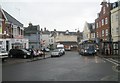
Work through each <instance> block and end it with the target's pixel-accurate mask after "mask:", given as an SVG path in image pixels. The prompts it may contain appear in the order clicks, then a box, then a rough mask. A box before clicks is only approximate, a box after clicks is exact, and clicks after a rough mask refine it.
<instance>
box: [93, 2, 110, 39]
mask: <svg viewBox="0 0 120 83" xmlns="http://www.w3.org/2000/svg"><path fill="white" fill-rule="evenodd" d="M101 6H102V7H101V11H100V13H98V17H97V19H96V20H95V25H96V37H97V38H99V39H100V40H103V41H110V40H111V19H110V10H111V3H109V2H107V1H106V0H103V2H102V3H101Z"/></svg>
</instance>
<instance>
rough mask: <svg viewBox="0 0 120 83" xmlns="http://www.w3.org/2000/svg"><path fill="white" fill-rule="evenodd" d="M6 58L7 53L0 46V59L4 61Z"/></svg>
mask: <svg viewBox="0 0 120 83" xmlns="http://www.w3.org/2000/svg"><path fill="white" fill-rule="evenodd" d="M7 58H8V53H7V52H6V51H5V50H4V49H2V48H0V59H2V61H5V60H6V59H7Z"/></svg>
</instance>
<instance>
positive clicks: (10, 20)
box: [3, 10, 23, 27]
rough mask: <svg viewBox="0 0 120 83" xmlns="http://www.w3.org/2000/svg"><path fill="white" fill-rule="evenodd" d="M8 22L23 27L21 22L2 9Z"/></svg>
mask: <svg viewBox="0 0 120 83" xmlns="http://www.w3.org/2000/svg"><path fill="white" fill-rule="evenodd" d="M3 12H4V14H5V16H6V18H7V20H8V22H10V23H13V24H14V25H17V26H20V27H23V24H22V23H20V22H19V21H18V20H16V19H15V18H14V17H12V16H11V15H10V14H8V13H7V12H6V11H5V10H3Z"/></svg>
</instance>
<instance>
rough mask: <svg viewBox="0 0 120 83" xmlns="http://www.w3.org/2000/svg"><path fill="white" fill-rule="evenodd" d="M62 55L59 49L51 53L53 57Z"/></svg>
mask: <svg viewBox="0 0 120 83" xmlns="http://www.w3.org/2000/svg"><path fill="white" fill-rule="evenodd" d="M61 55H62V53H61V51H60V50H59V49H55V50H53V51H52V52H51V57H53V56H61Z"/></svg>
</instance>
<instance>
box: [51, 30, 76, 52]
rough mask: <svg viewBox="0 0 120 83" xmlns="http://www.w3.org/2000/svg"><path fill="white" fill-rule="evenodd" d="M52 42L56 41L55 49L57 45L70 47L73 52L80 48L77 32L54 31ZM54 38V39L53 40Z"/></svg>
mask: <svg viewBox="0 0 120 83" xmlns="http://www.w3.org/2000/svg"><path fill="white" fill-rule="evenodd" d="M51 33H52V34H51V37H52V40H53V41H54V45H53V46H54V48H55V46H56V45H57V44H63V45H64V46H65V48H67V47H70V48H71V50H77V47H78V39H77V38H78V37H77V33H76V32H69V30H66V31H56V30H54V31H52V32H51ZM53 37H54V39H53Z"/></svg>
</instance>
